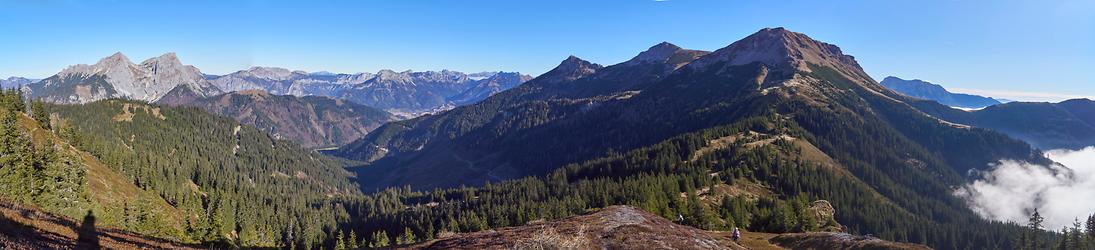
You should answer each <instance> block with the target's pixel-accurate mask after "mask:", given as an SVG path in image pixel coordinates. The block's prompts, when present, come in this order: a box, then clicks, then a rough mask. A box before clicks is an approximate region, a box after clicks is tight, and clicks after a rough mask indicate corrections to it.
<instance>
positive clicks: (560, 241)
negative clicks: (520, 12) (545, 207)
mask: <svg viewBox="0 0 1095 250" xmlns="http://www.w3.org/2000/svg"><path fill="white" fill-rule="evenodd" d="M729 245H730V243H727V242H721V241H719V240H718V239H715V238H714V237H711V236H710V235H708V234H707V232H705V231H703V230H700V229H696V228H693V227H688V226H683V225H677V224H674V223H673V222H671V221H669V220H667V219H665V218H662V217H659V216H657V215H654V214H651V213H647V212H645V211H642V210H641V209H638V208H635V207H630V206H611V207H607V208H604V209H602V210H600V211H597V212H595V213H592V214H587V215H579V216H574V217H569V218H565V219H561V220H557V221H552V222H546V223H541V224H533V225H526V226H519V227H509V228H502V229H497V230H490V231H484V232H475V233H466V234H458V235H454V236H452V237H447V238H443V239H439V240H436V241H433V242H427V243H423V244H421V245H415V246H411V247H409V248H410V249H730V247H728V246H729Z"/></svg>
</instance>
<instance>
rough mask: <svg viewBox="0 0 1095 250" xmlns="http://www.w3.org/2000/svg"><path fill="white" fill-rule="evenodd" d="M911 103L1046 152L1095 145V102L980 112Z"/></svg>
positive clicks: (1008, 106) (1012, 105)
mask: <svg viewBox="0 0 1095 250" xmlns="http://www.w3.org/2000/svg"><path fill="white" fill-rule="evenodd" d="M909 103H910V104H912V105H913V106H915V107H917V108H918V109H920V110H922V111H924V112H925V113H928V114H931V115H932V116H934V117H939V118H941V119H944V120H947V121H950V122H954V123H958V124H967V125H970V126H974V127H980V128H986V129H991V130H994V131H998V132H1001V133H1004V134H1007V135H1009V136H1011V137H1014V138H1017V139H1021V140H1023V141H1026V142H1027V143H1030V144H1031V145H1033V146H1035V147H1037V148H1040V149H1042V150H1052V149H1073V150H1076V149H1082V148H1085V147H1090V146H1095V101H1092V100H1088V99H1072V100H1066V101H1062V102H1058V103H1049V102H1010V103H1005V104H998V105H993V106H989V107H987V108H984V109H980V110H970V111H964V110H955V109H951V108H948V107H945V106H943V105H940V104H938V103H935V102H930V101H910V102H909Z"/></svg>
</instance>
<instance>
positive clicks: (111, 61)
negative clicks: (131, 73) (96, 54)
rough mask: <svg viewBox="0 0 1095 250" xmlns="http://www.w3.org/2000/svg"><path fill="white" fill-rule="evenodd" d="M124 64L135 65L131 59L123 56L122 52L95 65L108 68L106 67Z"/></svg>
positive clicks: (115, 53) (100, 60)
mask: <svg viewBox="0 0 1095 250" xmlns="http://www.w3.org/2000/svg"><path fill="white" fill-rule="evenodd" d="M122 64H133V63H132V62H130V61H129V57H126V56H125V54H122V52H114V54H112V55H110V56H108V57H104V58H103V59H99V62H97V63H95V65H97V66H98V65H103V66H106V65H122Z"/></svg>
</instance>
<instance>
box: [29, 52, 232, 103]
mask: <svg viewBox="0 0 1095 250" xmlns="http://www.w3.org/2000/svg"><path fill="white" fill-rule="evenodd" d="M178 86H186V87H188V88H190V89H192V90H195V94H198V95H200V96H208V95H214V94H219V93H220V92H221V91H220V89H218V88H216V87H214V86H213V85H212V84H210V83H209V82H208V81H206V80H205V78H204V77H203V75H202V73H201V71H199V70H198V68H195V67H194V66H190V65H183V64H182V62H180V61H179V58H178V57H177V56H175V53H167V54H164V55H161V56H158V57H154V58H151V59H148V60H145V61H143V62H141V64H134V63H132V62H130V61H129V58H127V57H126V56H125V55H123V54H122V53H120V52H119V53H114V54H113V55H111V56H109V57H106V58H103V59H101V60H99V62H97V63H95V64H93V65H86V64H78V65H73V66H70V67H68V68H66V69H65V70H63V71H61V72H60V73H58V74H56V75H54V76H52V77H49V78H46V79H44V80H42V81H39V82H36V83H33V84H31V85H28V86H27V87H28V90H29V91H28V92H30V93H31V96H32V97H33V98H36V99H42V100H45V101H50V102H56V103H87V102H93V101H98V100H102V99H107V98H125V99H131V100H141V101H147V102H153V101H156V100H159V99H160V97H163V96H164V95H166V94H167V93H168V92H170V91H171V90H173V89H175V87H178Z"/></svg>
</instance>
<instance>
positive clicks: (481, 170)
mask: <svg viewBox="0 0 1095 250" xmlns="http://www.w3.org/2000/svg"><path fill="white" fill-rule="evenodd" d="M918 101H923V100H922V99H918V98H913V97H909V96H906V95H903V94H899V93H897V92H894V91H892V90H890V89H888V88H886V87H884V86H882V85H881V84H879V83H878V82H876V81H875V80H873V79H871V78H870V76H869V75H868V74H866V73H865V72H864V71H863V69H862V68H861V67H860V66H859V64H858V63H857V62H856V60H855V58H854V57H852V56H850V55H846V54H843V52H842V51H841V49H840V48H839V47H837V46H835V45H832V44H828V43H824V42H820V41H816V40H814V39H811V38H810V37H808V36H806V35H804V34H801V33H795V32H791V31H788V30H786V29H782V28H768V29H763V30H760V31H758V32H757V33H755V34H752V35H750V36H748V37H745V38H744V39H742V40H739V41H737V42H734V43H731V44H730V45H729V46H727V47H724V48H721V49H718V50H715V51H712V52H706V51H696V50H687V49H683V48H680V47H678V46H675V45H672V44H669V43H661V44H657V45H655V46H652V47H651V48H650V49H648V50H647V51H644V52H642V53H640V54H639V55H637V56H635V57H634V58H632V59H630V60H628V61H625V62H622V63H618V64H614V65H610V66H602V65H599V64H595V63H592V62H588V61H585V60H582V59H579V58H577V57H573V56H572V57H569V58H567V59H565V60H563V61H562V62H561V63H560V64H559V65H558V66H557V67H555V68H554V69H552V70H551V71H548V72H547V73H545V74H543V75H540V76H538V77H536V78H534V79H532V80H529V81H528V82H526V83H524V84H522V85H520V86H518V87H515V88H513V89H510V90H507V91H503V92H501V93H498V94H496V95H493V96H491V97H488V98H487V99H484V100H483V101H480V102H478V103H474V104H471V105H467V106H461V107H457V108H455V109H452V110H450V111H446V112H442V113H438V114H435V115H430V116H423V117H417V118H414V119H409V120H403V121H396V122H390V123H387V124H385V125H383V126H381V127H380V128H377V129H376V130H374V131H373V132H370V133H369V134H368V135H366V136H365V137H363V138H362V139H360V140H357V141H355V142H353V143H350V144H348V145H347V146H344V147H342V148H340V149H339V150H338V151H336V152H334V154H336V155H339V156H343V157H348V158H352V159H357V160H363V161H367V162H369V163H368V164H367V165H366V166H364V167H362V168H357V169H356V171H357V173H358V182H359V184H360V185H361V186H362V187H363V189H364V190H366V192H369V191H376V190H383V189H385V188H390V187H398V186H404V185H409V186H410V187H411V188H413V189H416V190H431V189H435V188H441V189H444V188H455V187H460V186H482V190H522V191H514V192H521V193H522V194H525V192H531V193H529V194H528V195H527V196H525V195H522V196H521V197H524V198H523V199H527V202H533V203H537V202H543V203H544V204H547V205H548V206H550V204H559V203H563V204H566V203H567V202H582V201H584V202H592V203H593V204H614V203H616V204H618V202H634V203H628V204H647V203H646V202H650V203H652V204H663V203H660V202H659V201H658V198H652V197H651V196H649V195H650V194H651V192H653V193H658V192H657V191H651V190H649V189H646V187H648V186H644V185H654V186H652V187H650V188H652V189H655V190H657V189H658V188H660V187H659V186H658V185H662V184H664V182H661V181H659V180H664V181H667V182H668V184H667V185H678V184H679V185H684V186H689V185H693V184H696V183H703V184H697V185H699V186H703V187H704V188H703V189H702V190H709V191H708V192H709V193H706V194H704V193H702V192H701V194H697V196H701V197H700V199H714V200H715V202H718V201H719V199H718V198H717V197H720V194H719V193H710V192H715V190H719V189H724V190H725V189H730V190H733V189H735V188H744V187H743V185H744V186H750V185H757V186H760V187H765V188H761V189H765V190H769V191H766V192H771V193H777V194H780V195H781V196H782V197H790V196H794V195H803V194H806V195H809V196H810V197H816V198H820V199H827V200H829V201H830V202H832V204H833V206H834V207H835V208H836V209H837V210H838V211H846V212H842V213H840V214H838V215H837V217H838V218H837V220H838V221H840V223H841V224H844V225H847V226H848V227H849V228H855V229H854V230H853V231H856V232H864V231H866V232H874V233H876V235H881V237H883V238H887V239H899V240H900V241H906V240H907V241H911V242H929V244H930V245H939V244H938V243H942V242H949V241H951V240H947V239H946V238H947V237H950V236H947V235H952V234H961V235H962V236H961V238H963V240H961V241H958V242H965V243H958V244H972V245H966V246H984V245H989V244H995V243H989V242H998V241H996V240H994V239H993V238H995V237H998V236H999V235H1008V234H1010V233H1006V232H1011V231H1013V229H1009V227H1008V226H1004V225H1000V226H996V225H992V224H987V223H986V222H985V221H984V220H983V219H981V218H980V217H979V216H978V215H977V214H975V213H973V212H972V211H971V210H970V209H969V208H968V207H967V206H966V203H965V202H964V201H962V200H961V199H959V198H957V197H955V196H953V195H952V193H953V190H952V187H955V186H960V185H964V184H965V183H968V182H969V181H971V180H972V179H974V178H978V177H977V176H975V175H969V174H968V173H971V172H976V171H975V170H987V169H988V168H989V167H990V164H991V163H995V162H996V161H998V160H1000V159H1015V160H1018V161H1025V162H1032V163H1037V164H1046V165H1048V164H1051V163H1052V162H1051V161H1050V160H1048V159H1046V158H1045V157H1043V156H1042V154H1041V152H1039V151H1038V150H1036V149H1034V148H1032V147H1031V146H1030V145H1028V144H1027V143H1024V142H1023V141H1020V140H1016V139H1013V138H1011V137H1008V136H1006V135H1004V134H1001V133H998V132H994V131H992V130H988V129H982V128H977V127H970V126H967V125H963V124H958V123H955V122H950V121H947V120H944V119H940V118H937V117H936V116H932V115H928V114H926V113H925V112H922V111H921V110H918V109H917V108H916V107H914V106H912V105H910V103H913V102H918ZM948 109H950V108H948ZM951 110H954V109H951ZM956 111H957V110H956ZM436 173H445V174H444V175H438V174H436ZM529 176H534V177H529ZM712 176H716V177H712ZM660 178H664V179H660ZM677 178H680V179H677ZM514 179H516V180H518V181H514V182H509V181H507V180H514ZM708 179H715V184H711V183H708V182H706V180H708ZM672 180H680V181H681V182H677V181H672ZM685 180H687V181H685ZM493 183H501V184H493ZM639 183H643V184H639ZM656 183H657V184H656ZM631 185H637V186H631ZM708 185H714V186H708ZM661 187H664V186H661ZM531 190H535V191H531ZM670 190H678V189H677V188H675V187H674V188H671V189H670ZM688 190H690V189H688V188H683V189H682V191H680V192H682V193H680V195H685V194H690V192H691V191H688ZM541 191H542V192H541ZM498 192H503V191H498ZM669 193H670V194H674V193H673V192H669ZM852 193H854V195H848V194H852ZM491 194H492V195H502V196H504V195H505V194H495V193H493V191H491ZM758 195H759V194H758ZM572 196H577V197H581V198H577V199H578V200H579V201H571V200H565V199H564V200H559V201H557V202H556V201H552V200H551V199H557V198H548V197H572ZM674 196H676V194H674ZM537 197H539V198H537ZM642 197H645V198H642ZM654 197H657V196H656V195H655V196H654ZM479 199H489V200H487V201H481V202H488V203H489V202H495V201H499V200H500V199H494V198H489V197H488V198H484V196H482V194H481V195H480V196H479ZM545 199H546V200H545ZM723 201H724V202H725V201H726V200H725V199H723ZM491 204H494V203H491ZM537 204H540V203H537ZM581 204H586V203H581ZM669 207H673V205H669ZM438 209H445V208H438ZM448 209H455V208H452V207H449V208H448ZM644 209H647V210H648V211H666V210H671V209H669V208H664V207H660V205H650V206H649V207H644ZM675 214H676V213H672V212H669V213H667V214H663V216H674V215H675ZM693 214H697V213H693ZM700 214H702V213H700ZM881 214H885V216H879V215H881ZM688 218H689V217H687V216H685V221H689V220H691V219H688ZM944 218H945V219H944ZM697 220H700V221H702V219H697ZM735 220H739V219H735ZM698 225H705V224H703V223H698ZM751 228H753V227H751ZM897 228H900V230H902V231H901V232H896V231H894V230H895V229H897ZM974 228H976V230H974ZM753 229H757V228H753ZM770 230H771V229H770ZM932 242H935V243H932ZM977 242H980V243H977ZM943 244H944V245H945V244H947V243H943ZM944 248H952V247H944ZM953 248H963V246H955V247H953Z"/></svg>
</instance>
